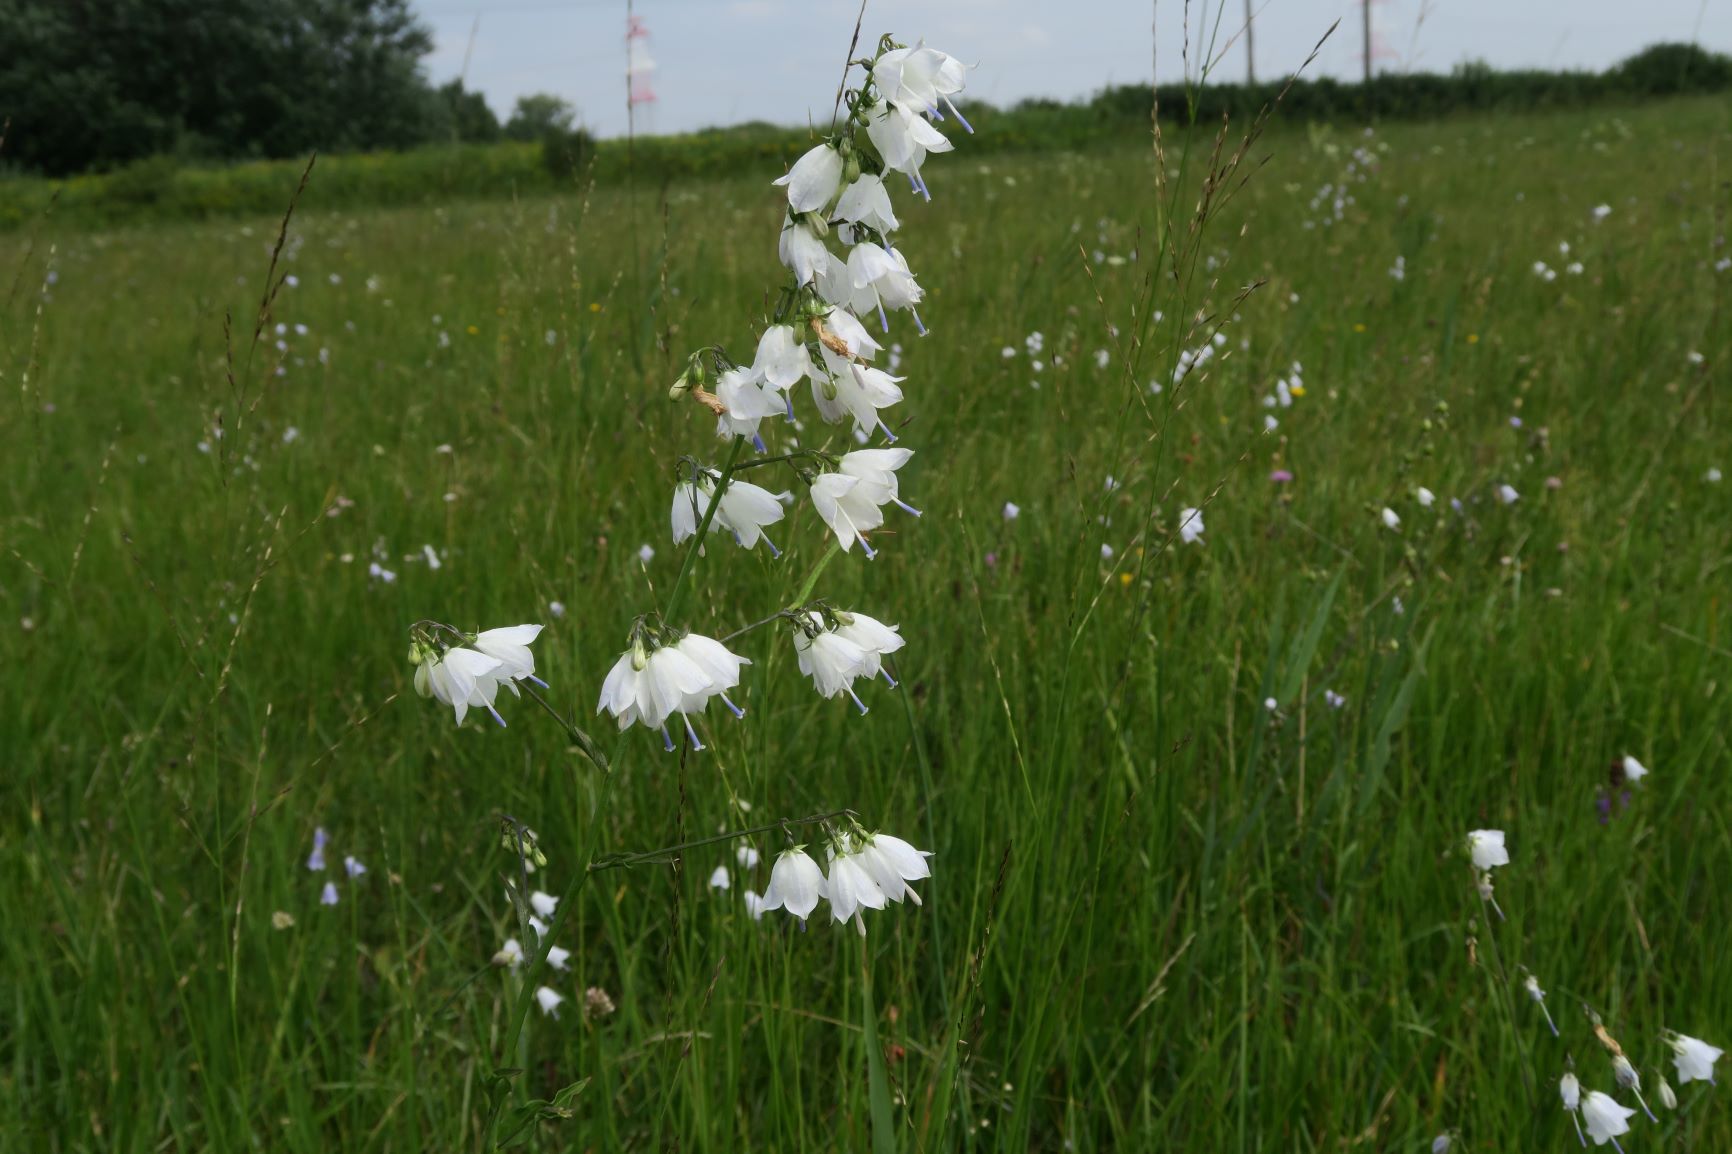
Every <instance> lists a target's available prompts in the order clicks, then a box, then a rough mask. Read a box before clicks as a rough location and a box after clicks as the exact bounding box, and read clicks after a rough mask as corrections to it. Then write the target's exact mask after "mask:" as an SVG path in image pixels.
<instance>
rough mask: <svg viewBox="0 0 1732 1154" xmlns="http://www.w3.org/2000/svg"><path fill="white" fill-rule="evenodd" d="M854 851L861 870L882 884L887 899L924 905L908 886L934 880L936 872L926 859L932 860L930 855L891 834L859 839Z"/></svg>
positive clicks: (870, 835)
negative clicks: (929, 879)
mask: <svg viewBox="0 0 1732 1154" xmlns="http://www.w3.org/2000/svg"><path fill="white" fill-rule="evenodd" d="M853 849H854V857H855V859H856V860H857V861H858V862H859V863H860V867H861V868H862V869H864V870H865V871H866V873H867V875H868V876H869V877H871V879H872V880H873V881H875V882H877V883H878V888H879V889H881V890H883V891H884V896H885V897H887V898H889V899H890V900H891V901H893V902H900V901H901V900H902V899H903V898H904V897H906V898H910V899H912V900H913V902H914V904H915V905H921V904H922V903H921V901H920V895H919V894H917V893H915V892H914V887H912V886H910V885H909V884H908V883H909V882H913V881H919V880H920V879H921V878H929V877H931V876H932V869H931V867H929V866H928V865H927V864H926V859H927V858H929V857H931V856H932V854H931V853H930V852H928V851H926V850H918V849H915V848H914V847H913V846H911V845H909V844H908V843H907V842H905V841H903V840H902V839H901V838H899V837H891V836H890V835H889V834H887V833H872V834H860V835H856V836H855V838H854V839H853Z"/></svg>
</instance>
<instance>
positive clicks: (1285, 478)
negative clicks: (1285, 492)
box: [1269, 469, 1293, 485]
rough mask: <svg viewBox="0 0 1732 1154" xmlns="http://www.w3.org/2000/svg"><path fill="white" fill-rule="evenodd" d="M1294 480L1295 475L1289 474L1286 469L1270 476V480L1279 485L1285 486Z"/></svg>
mask: <svg viewBox="0 0 1732 1154" xmlns="http://www.w3.org/2000/svg"><path fill="white" fill-rule="evenodd" d="M1292 479H1293V474H1292V473H1289V472H1288V471H1287V470H1286V469H1276V470H1275V471H1274V472H1272V473H1270V474H1269V480H1270V481H1272V482H1273V483H1275V484H1277V485H1285V484H1286V483H1287V482H1289V481H1291V480H1292Z"/></svg>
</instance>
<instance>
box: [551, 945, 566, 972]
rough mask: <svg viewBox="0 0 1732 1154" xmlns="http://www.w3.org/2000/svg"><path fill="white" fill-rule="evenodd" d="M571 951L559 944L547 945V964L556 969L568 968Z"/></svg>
mask: <svg viewBox="0 0 1732 1154" xmlns="http://www.w3.org/2000/svg"><path fill="white" fill-rule="evenodd" d="M570 962H571V951H570V950H568V949H564V948H562V947H560V946H548V947H547V964H548V965H550V966H552V967H553V968H554V969H556V970H567V969H570V968H571V966H570Z"/></svg>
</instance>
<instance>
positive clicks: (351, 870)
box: [343, 854, 367, 879]
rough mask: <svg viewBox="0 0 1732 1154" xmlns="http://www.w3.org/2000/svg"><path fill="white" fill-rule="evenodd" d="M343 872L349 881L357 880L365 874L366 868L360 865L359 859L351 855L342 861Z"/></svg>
mask: <svg viewBox="0 0 1732 1154" xmlns="http://www.w3.org/2000/svg"><path fill="white" fill-rule="evenodd" d="M343 872H345V873H347V874H348V875H349V877H350V878H351V879H354V878H358V877H360V876H361V875H362V874H364V873H366V872H367V867H366V866H364V865H362V864H361V859H360V858H358V857H355V856H354V855H353V854H351V855H350V856H348V857H346V858H344V859H343Z"/></svg>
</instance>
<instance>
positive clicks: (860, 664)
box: [794, 612, 873, 713]
mask: <svg viewBox="0 0 1732 1154" xmlns="http://www.w3.org/2000/svg"><path fill="white" fill-rule="evenodd" d="M805 618H806V619H805V621H803V622H801V625H802V626H804V628H801V629H799V630H798V631H796V632H795V634H794V652H795V654H796V656H797V657H798V659H799V665H800V672H801V673H803V674H805V675H806V676H807V677H810V678H811V679H812V685H813V687H814V688H815V689H817V691H818V693H819V695H820V696H822V697H837V696H840V695H841V694H843V693H846V694H847V695H848V696H849V697H850V698H851V699H852V700H853V702H854V705H855V707H856V708H858V709H859V710H860V712H861V713H865V712H866V703H865V702H863V701H861V700H860V698H859V696H858V695H857V694H856V693H855V692H854V689H853V685H854V680H855V678H858V677H871V676H872V674H871V672H870V670H871V668H872V661H873V659H872V657H870V656H869V655H868V654H867V653H866V651H865V650H864V649H862V648H861V647H860V645H859V644H858V643H857V642H854V641H850V640H848V639H847V638H846V637H843V636H841V635H840V634H838V633H836V632H835V631H833V630H830V629H826V628H825V627H824V618H823V617H822V615H820V614H818V613H816V612H808V613H807V614H805ZM808 628H809V629H810V630H811V632H810V633H808V632H807V629H808Z"/></svg>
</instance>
